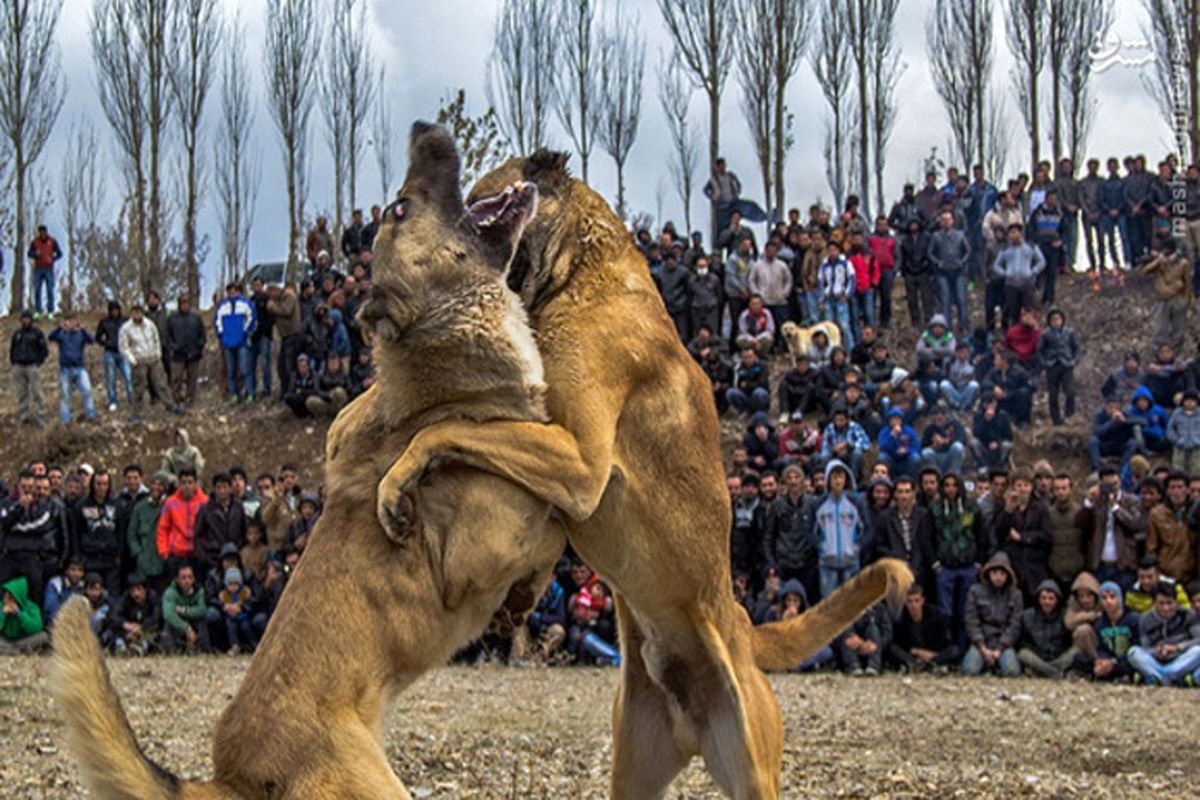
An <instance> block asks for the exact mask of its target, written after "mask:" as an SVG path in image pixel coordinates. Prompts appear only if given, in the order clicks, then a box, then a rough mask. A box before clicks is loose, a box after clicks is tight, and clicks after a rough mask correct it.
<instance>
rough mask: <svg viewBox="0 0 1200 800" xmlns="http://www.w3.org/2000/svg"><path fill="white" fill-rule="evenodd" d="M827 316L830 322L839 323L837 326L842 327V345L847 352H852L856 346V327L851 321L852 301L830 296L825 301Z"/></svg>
mask: <svg viewBox="0 0 1200 800" xmlns="http://www.w3.org/2000/svg"><path fill="white" fill-rule="evenodd" d="M825 318H826V319H828V320H829V321H830V322H835V323H837V326H838V327H839V328H841V329H842V347H844V348H846V352H850V350H851V348H853V347H854V328H853V326H852V323H851V321H850V301H849V300H834V299H832V298H830V299H829V300H826V301H825Z"/></svg>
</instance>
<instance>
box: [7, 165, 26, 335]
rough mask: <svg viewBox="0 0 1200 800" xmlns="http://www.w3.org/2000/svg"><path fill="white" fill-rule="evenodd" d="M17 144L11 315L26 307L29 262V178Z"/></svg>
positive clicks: (14, 171)
mask: <svg viewBox="0 0 1200 800" xmlns="http://www.w3.org/2000/svg"><path fill="white" fill-rule="evenodd" d="M17 144H18V149H17V152H16V153H15V158H14V161H15V162H16V163H15V164H13V183H14V184H15V185H16V200H17V208H16V223H15V230H14V234H15V237H16V241H15V243H14V245H13V249H14V250H15V252H14V253H13V255H14V256H15V257H14V258H13V278H12V292H11V295H10V298H9V303H8V310H9V313H10V314H18V313H20V311H21V309H22V308H24V306H25V262H26V261H27V260H28V259H26V257H25V252H26V244H25V238H26V237H25V226H26V224H27V222H28V221H27V220H26V219H25V183H26V178H27V177H28V176H27V175H26V167H25V153H24V152H23V150H22V149H20V142H18V143H17Z"/></svg>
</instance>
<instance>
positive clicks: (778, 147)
mask: <svg viewBox="0 0 1200 800" xmlns="http://www.w3.org/2000/svg"><path fill="white" fill-rule="evenodd" d="M781 84H782V81H780V80H779V76H778V75H776V76H775V164H774V167H775V210H776V211H777V212H778V213H779V216H780V218H784V209H783V204H784V187H783V163H784V120H785V118H786V116H787V115H786V113H785V109H784V87H783V86H782V85H781Z"/></svg>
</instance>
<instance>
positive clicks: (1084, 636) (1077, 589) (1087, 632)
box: [1063, 572, 1104, 661]
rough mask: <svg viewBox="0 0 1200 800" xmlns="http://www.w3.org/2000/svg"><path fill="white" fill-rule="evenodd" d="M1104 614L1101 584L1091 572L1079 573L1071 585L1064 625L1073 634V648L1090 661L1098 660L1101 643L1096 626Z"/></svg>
mask: <svg viewBox="0 0 1200 800" xmlns="http://www.w3.org/2000/svg"><path fill="white" fill-rule="evenodd" d="M1103 613H1104V612H1103V610H1102V609H1101V608H1100V583H1099V582H1098V581H1097V580H1096V578H1095V577H1094V576H1093V575H1092V573H1090V572H1081V573H1079V574H1078V575H1077V576H1076V577H1075V581H1074V582H1073V583H1072V584H1071V596H1070V597H1068V598H1067V611H1066V613H1065V614H1064V615H1063V624H1064V625H1066V626H1067V631H1068V632H1070V634H1071V646H1072V647H1074V648H1075V649H1076V650H1077V651H1078V654H1079V655H1080V656H1083V657H1084V658H1086V659H1088V660H1089V661H1090V660H1092V659H1095V658H1096V651H1097V647H1098V646H1099V643H1098V641H1097V639H1096V627H1095V625H1096V620H1098V619H1099V618H1100V617H1101V616H1102V615H1103ZM1076 661H1078V657H1077V658H1076Z"/></svg>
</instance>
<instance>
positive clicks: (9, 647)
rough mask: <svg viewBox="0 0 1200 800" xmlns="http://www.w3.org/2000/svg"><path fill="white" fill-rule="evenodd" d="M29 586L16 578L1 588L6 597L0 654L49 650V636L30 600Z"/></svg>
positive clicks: (0, 624)
mask: <svg viewBox="0 0 1200 800" xmlns="http://www.w3.org/2000/svg"><path fill="white" fill-rule="evenodd" d="M28 586H29V584H28V582H26V580H25V579H24V578H13V579H12V580H10V581H9V582H8V583H6V584H4V586H3V587H0V592H2V593H3V595H4V612H3V617H2V618H0V655H6V656H7V655H15V654H17V653H33V652H37V651H38V650H45V649H48V648H49V647H50V637H49V636H47V635H46V632H45V631H44V630H43V629H42V610H41V609H40V608H38V604H37V603H35V602H34V601H32V600H30V599H29V588H28Z"/></svg>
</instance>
